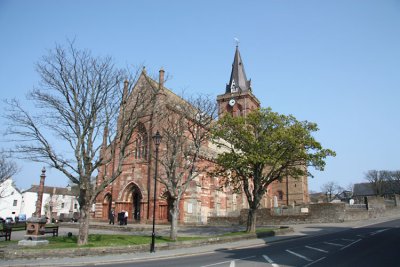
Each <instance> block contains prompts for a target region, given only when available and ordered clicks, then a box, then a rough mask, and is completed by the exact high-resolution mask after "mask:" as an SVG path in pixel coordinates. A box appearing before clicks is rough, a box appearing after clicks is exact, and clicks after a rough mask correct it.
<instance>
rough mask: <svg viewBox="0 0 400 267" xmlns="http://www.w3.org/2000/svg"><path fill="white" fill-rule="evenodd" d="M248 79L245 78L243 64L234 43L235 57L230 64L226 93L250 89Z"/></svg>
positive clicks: (237, 47)
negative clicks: (230, 70)
mask: <svg viewBox="0 0 400 267" xmlns="http://www.w3.org/2000/svg"><path fill="white" fill-rule="evenodd" d="M250 82H251V81H250V80H247V77H246V72H245V71H244V65H243V62H242V58H241V56H240V52H239V46H238V45H236V51H235V57H234V59H233V64H232V72H231V78H230V79H229V83H228V84H227V85H226V93H236V92H245V91H251V86H250Z"/></svg>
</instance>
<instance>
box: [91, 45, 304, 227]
mask: <svg viewBox="0 0 400 267" xmlns="http://www.w3.org/2000/svg"><path fill="white" fill-rule="evenodd" d="M250 82H251V81H250V80H247V77H246V73H245V70H244V65H243V62H242V59H241V56H240V52H239V48H238V47H236V52H235V57H234V61H233V64H232V71H231V76H230V79H229V83H228V84H227V85H226V89H225V93H223V94H221V95H219V96H218V97H217V103H218V113H219V116H222V115H223V114H226V113H230V114H231V115H233V116H246V114H247V113H248V112H250V111H251V110H253V109H257V108H260V101H259V100H258V99H257V97H256V96H255V95H254V94H253V92H252V88H251V83H250ZM154 88H159V89H160V92H158V93H157V94H156V101H157V103H158V104H157V106H158V110H159V112H158V113H152V112H149V115H148V116H146V118H143V121H142V122H141V123H139V125H138V127H137V130H136V131H135V134H134V136H132V140H134V142H133V144H134V152H133V153H132V155H131V156H130V157H129V158H128V160H127V162H126V163H125V164H124V171H123V173H122V174H121V175H120V176H119V177H118V178H117V180H115V181H114V182H113V183H112V184H111V185H109V186H108V187H107V188H106V189H105V190H104V192H103V193H102V194H100V195H99V196H98V197H97V200H96V207H95V213H94V217H95V219H98V220H107V219H108V217H109V213H110V212H111V210H112V209H113V210H115V214H118V213H119V212H121V211H123V210H124V211H128V222H130V223H132V222H142V223H146V222H148V221H149V220H152V211H153V204H152V203H153V194H154V191H153V186H152V185H153V181H154V180H153V179H154V159H153V157H152V151H154V150H155V147H154V144H153V142H152V140H151V137H152V136H153V135H154V134H155V132H156V131H157V129H158V127H157V123H160V122H161V121H162V115H163V114H162V110H163V107H162V105H163V104H164V105H166V104H165V103H167V102H168V101H170V100H172V101H184V100H183V99H181V98H179V97H178V96H177V95H175V94H174V93H173V92H172V91H171V90H169V89H167V88H166V87H165V86H164V71H163V70H160V74H159V81H158V82H157V81H155V80H153V79H151V78H150V77H149V76H148V75H147V74H146V71H145V70H143V71H142V73H141V75H140V77H139V78H138V80H137V82H136V84H135V86H134V90H133V92H135V90H139V91H141V92H148V93H149V94H152V93H154V92H153V91H154ZM128 99H129V97H128ZM160 105H161V106H160ZM160 113H161V114H160ZM156 114H158V115H156ZM160 148H161V149H162V144H161V146H160ZM206 150H207V151H206V153H207V154H209V155H216V154H217V153H218V148H217V147H216V146H215V145H213V144H212V143H211V142H210V143H209V144H207V149H206ZM212 157H213V156H209V157H203V159H202V160H203V161H204V163H206V162H207V163H211V164H212V161H213V160H212ZM105 173H107V170H102V169H101V170H99V175H98V178H97V179H98V181H97V182H98V183H99V182H100V181H101V180H102V179H103V177H104V175H105ZM196 179H197V181H196V182H197V183H193V186H191V187H189V188H188V190H187V191H186V193H185V194H184V197H183V198H182V199H181V202H180V203H179V205H180V214H179V221H180V222H181V223H191V224H193V223H194V224H206V223H207V219H208V218H209V217H215V216H236V215H239V213H240V210H241V209H244V208H247V201H246V198H245V196H244V194H236V193H234V192H232V191H231V190H230V189H229V188H224V189H223V190H221V188H220V186H221V185H220V183H219V179H218V177H210V175H208V174H207V173H201V174H200V175H199V176H198V177H197V178H196ZM199 185H200V186H199ZM163 192H165V190H164V189H163V187H162V186H161V184H159V185H158V186H157V192H156V195H157V198H156V199H157V200H156V222H158V223H167V222H168V220H169V218H170V216H169V209H170V205H171V203H170V201H169V199H168V196H165V194H164V193H163ZM274 202H275V203H274ZM308 202H309V195H308V181H307V177H303V178H302V179H298V180H294V179H292V178H290V177H286V178H285V179H283V180H282V182H274V183H273V184H271V185H270V186H269V188H268V190H267V194H266V195H265V197H264V199H263V201H262V203H261V204H262V206H263V207H266V208H270V207H272V206H273V205H276V204H278V205H279V206H282V205H287V206H288V205H296V204H302V203H308Z"/></svg>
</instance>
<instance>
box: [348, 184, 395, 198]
mask: <svg viewBox="0 0 400 267" xmlns="http://www.w3.org/2000/svg"><path fill="white" fill-rule="evenodd" d="M395 194H400V182H399V181H382V182H381V183H379V185H377V184H374V183H358V184H354V188H353V197H354V198H357V199H362V198H363V197H368V196H383V197H390V196H393V195H395Z"/></svg>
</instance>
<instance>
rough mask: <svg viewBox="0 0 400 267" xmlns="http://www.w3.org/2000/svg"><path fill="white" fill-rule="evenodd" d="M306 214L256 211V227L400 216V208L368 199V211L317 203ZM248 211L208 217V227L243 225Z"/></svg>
mask: <svg viewBox="0 0 400 267" xmlns="http://www.w3.org/2000/svg"><path fill="white" fill-rule="evenodd" d="M305 207H307V208H308V213H301V214H297V215H282V214H284V213H280V214H279V213H278V214H277V213H276V212H275V213H274V212H271V209H259V210H257V213H256V216H257V219H256V221H257V225H287V224H301V223H334V222H344V221H356V220H358V221H359V220H366V219H369V218H377V217H381V216H392V215H398V214H400V208H399V207H398V206H397V207H387V206H386V205H385V200H384V198H382V197H368V210H367V209H366V206H365V208H364V206H363V205H360V206H358V207H357V206H354V207H352V206H349V205H348V204H346V203H317V204H309V205H308V206H305ZM247 215H248V210H247V209H244V210H242V211H241V212H240V215H239V216H238V217H210V218H209V219H208V224H209V225H245V224H246V223H247Z"/></svg>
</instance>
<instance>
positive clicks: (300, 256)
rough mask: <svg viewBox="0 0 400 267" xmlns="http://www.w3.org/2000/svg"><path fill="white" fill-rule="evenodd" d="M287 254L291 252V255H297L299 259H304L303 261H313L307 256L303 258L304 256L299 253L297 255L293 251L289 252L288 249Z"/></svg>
mask: <svg viewBox="0 0 400 267" xmlns="http://www.w3.org/2000/svg"><path fill="white" fill-rule="evenodd" d="M286 252H289V253H290V254H292V255H295V256H297V257H299V258H302V259H303V260H306V261H312V260H311V259H309V258H307V257H306V256H303V255H301V254H299V253H296V252H293V251H291V250H288V249H287V250H286Z"/></svg>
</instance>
